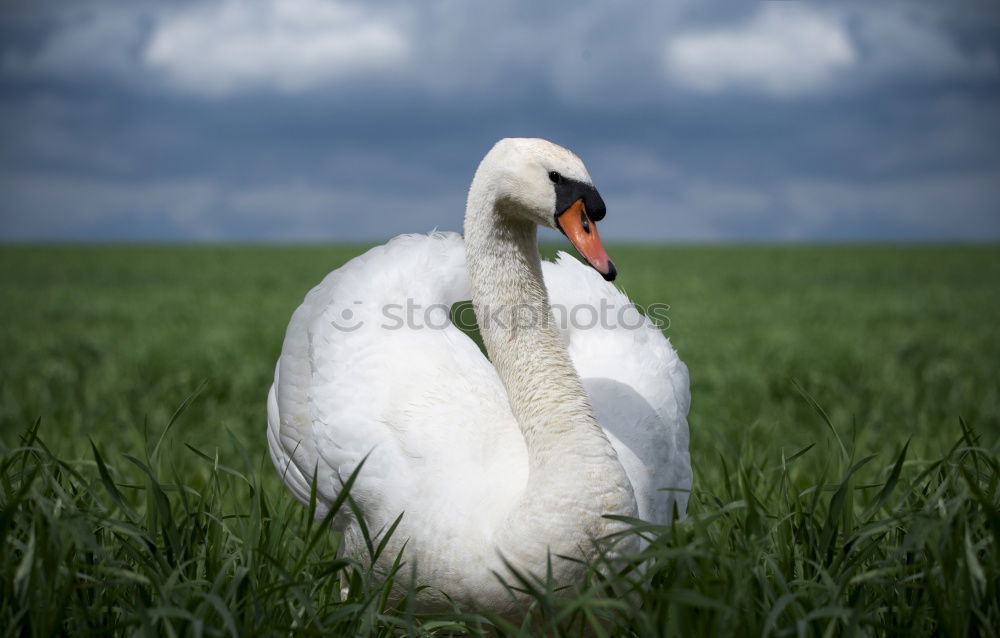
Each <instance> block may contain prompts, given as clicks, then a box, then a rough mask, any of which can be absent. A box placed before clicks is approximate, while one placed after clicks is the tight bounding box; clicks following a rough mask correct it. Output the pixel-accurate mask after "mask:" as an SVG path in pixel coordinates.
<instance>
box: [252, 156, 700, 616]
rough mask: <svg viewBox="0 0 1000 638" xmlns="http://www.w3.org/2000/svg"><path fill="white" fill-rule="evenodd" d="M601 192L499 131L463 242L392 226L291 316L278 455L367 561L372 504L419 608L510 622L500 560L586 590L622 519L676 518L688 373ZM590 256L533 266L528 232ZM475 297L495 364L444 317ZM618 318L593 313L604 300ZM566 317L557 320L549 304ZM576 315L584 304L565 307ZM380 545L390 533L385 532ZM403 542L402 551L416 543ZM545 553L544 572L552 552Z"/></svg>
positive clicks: (273, 430) (274, 396) (568, 160)
mask: <svg viewBox="0 0 1000 638" xmlns="http://www.w3.org/2000/svg"><path fill="white" fill-rule="evenodd" d="M604 215H605V205H604V202H603V200H602V199H601V196H600V195H599V193H598V191H597V190H596V188H595V187H594V185H593V183H592V181H591V178H590V175H589V174H588V172H587V169H586V168H585V167H584V165H583V163H582V162H581V160H580V159H579V158H578V157H577V156H576V155H574V154H573V153H572V152H570V151H568V150H566V149H564V148H562V147H560V146H558V145H556V144H553V143H552V142H548V141H546V140H541V139H526V138H509V139H503V140H501V141H499V142H498V143H497V144H496V145H495V146H494V147H493V148H492V149H491V150H490V151H489V153H487V155H486V156H485V157H484V158H483V160H482V162H481V163H480V164H479V167H478V169H477V170H476V173H475V176H474V178H473V180H472V185H471V187H470V189H469V194H468V201H467V207H466V213H465V223H464V231H465V237H464V240H463V237H462V236H460V235H457V234H454V233H439V232H433V233H431V234H428V235H401V236H399V237H396V238H395V239H393V240H391V241H389V242H388V243H387V244H385V245H383V246H378V247H375V248H373V249H371V250H369V251H368V252H366V253H365V254H363V255H361V256H359V257H356V258H355V259H353V260H351V261H349V262H348V263H347V264H345V265H344V266H342V267H341V268H338V269H337V270H334V271H333V272H331V273H330V274H329V275H327V277H326V278H325V279H323V281H322V282H321V283H320V284H319V285H318V286H316V287H315V288H313V289H312V290H311V291H310V292H309V293H308V294H307V295H306V297H305V300H304V301H303V302H302V305H301V306H299V308H298V309H297V310H296V311H295V313H294V314H293V316H292V319H291V321H290V322H289V325H288V329H287V332H286V335H285V340H284V343H283V346H282V350H281V355H280V358H279V360H278V362H277V366H276V369H275V373H274V384H273V385H272V386H271V389H270V392H269V395H268V401H267V416H268V419H267V421H268V429H267V440H268V445H269V448H270V453H271V458H272V461H273V463H274V465H275V467H276V468H277V470H278V472H279V473H280V474H281V475H282V477H283V478H284V481H285V483H286V485H287V487H288V489H289V490H291V492H292V494H294V496H295V497H296V498H297V499H298V500H300V501H301V502H303V503H308V502H309V500H310V491H311V485H312V484H313V483H315V486H316V506H317V516H318V517H319V516H324V515H325V514H326V513H327V512H328V511H329V508H330V507H331V504H332V503H334V501H335V500H336V499H337V497H338V495H339V494H340V491H341V488H342V486H343V483H344V482H345V481H347V480H348V478H349V477H350V476H351V474H352V472H354V471H355V470H356V469H357V468H358V467H359V464H361V463H362V461H364V463H363V465H362V466H361V469H360V471H358V473H357V477H356V480H355V483H354V484H353V486H352V487H351V489H350V496H351V498H352V499H353V500H354V502H355V503H356V507H354V508H349V507H347V506H343V507H341V508H340V509H339V510H338V511H337V513H336V514H335V515H334V516H333V519H332V520H333V527H334V528H335V529H336V530H340V531H342V533H343V537H342V542H341V552H342V554H343V555H346V556H348V557H352V558H355V559H357V560H368V550H367V549H366V544H365V540H364V538H363V536H364V534H363V532H362V529H361V522H359V521H358V520H357V519H356V518H355V514H354V512H356V513H357V514H358V515H360V516H361V517H362V519H363V523H364V524H365V525H366V526H367V529H368V530H370V534H371V535H372V536H376V537H377V536H378V535H379V534H384V533H385V531H386V530H387V529H389V528H391V526H392V525H393V523H394V522H396V520H397V517H399V515H400V514H402V517H401V518H400V519H399V521H398V525H397V527H396V529H395V530H394V532H393V533H392V534H391V535H390V536H389V540H388V542H387V545H386V549H385V551H384V552H383V554H382V558H381V559H380V560H381V561H383V562H385V561H388V563H386V565H388V564H390V563H391V562H392V560H393V559H394V558H395V557H396V556H397V553H399V552H400V551H401V550H403V552H404V553H403V557H404V560H405V561H406V562H407V565H408V569H410V568H412V570H413V571H412V572H411V573H413V575H414V578H416V582H418V583H419V584H423V585H427V586H428V587H426V588H424V589H422V590H420V592H419V593H418V594H417V599H416V602H417V605H418V609H421V610H436V609H441V608H451V603H449V598H450V599H451V600H452V601H456V602H458V603H460V604H470V603H474V604H477V605H480V606H482V607H485V608H487V609H490V610H492V611H495V612H497V613H500V614H516V613H518V612H519V611H521V610H523V608H524V606H525V604H526V600H525V599H523V597H520V596H519V595H518V594H516V593H512V592H511V591H510V590H509V589H508V588H507V587H506V586H505V585H504V582H503V581H504V580H505V575H506V576H509V575H510V572H509V571H508V570H509V569H511V568H513V569H517V570H519V571H520V572H521V573H525V574H536V575H544V574H546V572H547V570H551V572H550V573H551V574H552V577H553V578H554V579H555V580H556V581H557V582H558V583H565V584H573V583H574V582H577V581H578V580H579V579H580V578H581V577H582V575H583V572H584V569H585V568H584V567H582V566H581V564H580V563H579V562H578V561H574V560H565V559H562V558H558V557H560V556H568V557H573V558H580V559H584V560H586V559H592V558H594V557H595V555H596V549H595V545H594V539H597V538H600V537H602V536H605V535H607V534H610V533H614V532H616V531H619V530H621V529H622V523H620V522H618V521H616V520H613V519H609V518H606V517H605V515H609V514H613V515H620V516H628V517H639V518H641V519H644V520H649V521H653V522H657V523H664V524H665V523H668V522H669V521H670V519H671V515H672V513H673V512H674V511H677V512H679V513H681V514H683V512H684V510H685V507H686V503H687V493H686V490H688V489H689V488H690V485H691V465H690V460H689V455H688V425H687V413H688V407H689V404H690V392H689V383H688V372H687V368H686V367H685V365H684V363H683V362H682V361H681V360H680V359H679V358H678V356H677V354H676V352H675V351H674V349H673V347H672V346H671V345H670V343H669V342H668V340H667V339H666V338H665V337H664V336H663V334H662V332H661V331H660V329H659V328H657V327H655V326H654V325H653V324H652V322H651V321H650V320H649V319H647V318H645V317H643V316H642V315H641V314H640V313H639V312H638V311H637V310H636V309H635V307H634V306H633V305H631V303H630V302H629V300H628V298H627V297H626V296H625V295H624V294H623V293H622V292H621V291H619V290H618V289H617V288H616V287H615V286H614V285H613V284H611V283H610V281H611V280H613V279H614V277H615V274H616V269H615V265H614V263H613V262H612V261H611V259H610V258H609V257H608V254H607V252H606V251H605V249H604V248H603V246H602V244H601V240H600V237H599V236H598V233H597V224H596V222H598V221H600V220H601V219H602V218H603V217H604ZM538 226H547V227H549V228H554V229H556V230H559V231H560V232H562V233H563V234H564V235H565V236H566V237H567V238H568V239H569V240H570V241H571V242H572V243H573V245H574V246H575V247H576V249H577V250H578V251H579V253H580V254H581V255H582V256H583V257H584V258H585V259H586V260H587V261H588V262H589V264H590V266H589V267H588V266H585V265H583V264H582V263H581V262H579V261H577V260H576V259H575V258H573V257H571V256H569V255H567V254H565V253H560V254H559V256H558V258H557V260H556V261H555V262H554V263H550V262H546V263H542V260H541V258H540V256H539V253H538V247H537V227H538ZM470 298H471V301H472V307H473V308H474V310H475V314H476V317H477V319H478V325H479V329H480V332H481V336H482V339H483V343H484V345H485V349H486V353H487V354H488V358H487V356H484V355H483V353H482V351H481V350H480V349H479V347H478V346H477V345H476V344H475V343H474V342H473V340H472V339H470V338H469V337H468V336H466V334H465V333H463V332H462V331H461V330H459V329H458V328H457V327H455V325H453V323H452V322H451V321H449V314H448V312H449V309H450V308H451V307H452V305H453V304H454V303H456V302H459V301H464V300H469V299H470ZM602 308H604V309H610V310H607V311H606V312H605V314H606V315H608V316H609V317H610V318H611V320H604V321H595V320H594V318H595V317H596V315H597V314H598V313H597V311H599V310H600V309H602ZM557 310H558V311H559V312H557ZM574 313H575V314H574ZM376 542H378V541H377V540H376ZM404 547H405V549H404ZM550 556H551V557H553V558H552V559H551V560H552V564H551V566H549V565H548V564H547V563H548V561H549V557H550Z"/></svg>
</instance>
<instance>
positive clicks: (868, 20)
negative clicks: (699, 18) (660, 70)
mask: <svg viewBox="0 0 1000 638" xmlns="http://www.w3.org/2000/svg"><path fill="white" fill-rule="evenodd" d="M967 26H968V25H967ZM663 52H664V63H665V71H666V74H667V79H668V81H669V83H671V84H672V85H673V86H675V87H677V88H680V89H682V90H686V91H690V92H693V93H699V94H719V93H723V92H728V91H738V92H743V93H753V94H761V95H767V96H771V97H779V98H788V97H797V96H803V95H810V94H817V93H822V92H828V91H831V90H837V91H850V90H855V89H857V88H859V87H861V88H865V87H871V86H874V85H877V84H879V83H884V82H886V81H896V80H901V81H909V82H912V81H917V82H923V83H927V82H930V81H935V80H938V79H942V78H959V79H961V78H966V79H970V78H971V79H976V78H987V77H993V78H998V77H1000V72H998V71H1000V64H998V62H997V56H996V53H995V51H993V50H992V49H990V48H989V47H988V46H987V45H985V44H982V43H977V42H976V41H975V40H972V41H971V42H966V43H959V41H958V39H957V37H956V35H955V33H953V32H949V30H948V21H947V20H945V17H944V14H942V13H941V12H940V11H936V10H934V9H933V8H931V7H921V6H911V5H907V4H901V3H890V4H886V5H877V6H876V5H871V4H865V5H864V6H859V5H856V4H844V5H827V6H823V7H818V6H816V5H810V4H805V3H798V2H795V3H793V2H776V1H772V2H765V3H762V4H759V5H758V8H757V11H756V12H755V13H754V14H752V15H751V16H750V17H749V19H744V20H742V21H741V22H737V23H734V24H728V25H725V26H719V27H714V28H710V29H698V28H691V27H689V28H687V29H685V28H683V27H682V28H681V29H680V30H678V31H677V32H676V33H674V34H671V35H668V36H667V38H666V41H665V44H664V48H663Z"/></svg>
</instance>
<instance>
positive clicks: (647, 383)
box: [542, 252, 691, 523]
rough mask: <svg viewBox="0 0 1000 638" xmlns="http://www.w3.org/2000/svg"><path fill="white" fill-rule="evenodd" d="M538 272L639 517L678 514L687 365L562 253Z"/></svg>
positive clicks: (684, 461) (630, 308)
mask: <svg viewBox="0 0 1000 638" xmlns="http://www.w3.org/2000/svg"><path fill="white" fill-rule="evenodd" d="M542 270H543V273H544V277H545V285H546V288H547V289H548V292H549V301H550V302H551V304H552V308H553V314H554V316H555V319H556V322H557V323H558V324H559V326H560V332H561V334H562V336H563V339H564V340H565V342H566V345H567V348H568V349H569V354H570V357H571V358H572V360H573V364H574V365H575V366H576V369H577V372H578V373H579V374H580V377H581V379H582V380H583V384H584V387H585V388H586V389H587V394H588V395H589V397H590V400H591V404H592V406H593V408H594V413H595V416H596V417H597V420H598V421H599V422H600V424H601V426H602V427H603V428H604V430H605V432H606V433H607V434H608V437H609V438H610V439H611V442H612V444H613V445H614V447H615V450H616V451H617V452H618V456H619V459H620V460H621V462H622V465H623V466H624V467H625V471H626V473H627V474H628V477H629V480H630V481H631V483H632V487H633V490H634V492H635V496H636V501H637V504H638V511H639V517H640V518H642V519H644V520H648V521H652V522H656V523H667V522H669V521H670V520H671V518H672V512H673V508H674V507H675V506H676V507H677V510H678V512H680V513H681V514H682V515H683V513H684V510H685V508H686V506H687V499H688V490H690V488H691V461H690V457H689V454H688V436H689V434H688V423H687V414H688V409H689V407H690V405H691V392H690V384H689V379H688V370H687V366H685V365H684V362H683V361H681V360H680V358H679V357H678V356H677V352H676V351H675V350H674V348H673V347H672V346H671V345H670V342H669V341H668V340H667V338H666V337H665V336H664V335H663V332H662V331H661V330H660V328H659V327H657V326H655V325H653V323H652V321H651V320H650V319H649V318H647V317H644V316H642V315H641V314H640V313H639V312H638V310H636V309H635V307H634V305H633V304H632V302H631V301H630V300H629V298H628V296H626V295H625V293H623V292H622V291H620V290H619V289H618V288H616V287H615V286H614V285H613V284H611V283H609V282H606V281H604V279H603V278H602V277H601V276H600V275H599V274H598V273H597V272H595V271H594V270H593V269H592V268H590V267H588V266H585V265H584V264H582V263H580V262H579V261H577V260H576V259H574V258H573V257H572V256H570V255H568V254H567V253H564V252H561V253H559V255H558V257H557V259H556V261H555V262H544V263H543V265H542Z"/></svg>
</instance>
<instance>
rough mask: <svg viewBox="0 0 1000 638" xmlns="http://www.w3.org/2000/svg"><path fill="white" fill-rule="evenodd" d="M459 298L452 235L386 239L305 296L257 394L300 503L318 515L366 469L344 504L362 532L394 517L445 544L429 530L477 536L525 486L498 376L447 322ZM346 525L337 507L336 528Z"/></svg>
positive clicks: (457, 244)
mask: <svg viewBox="0 0 1000 638" xmlns="http://www.w3.org/2000/svg"><path fill="white" fill-rule="evenodd" d="M468 298H469V284H468V278H467V274H466V266H465V249H464V245H463V242H462V238H461V236H459V235H457V234H454V233H433V234H430V235H403V236H400V237H397V238H395V239H393V240H392V241H390V242H389V243H388V244H386V245H384V246H378V247H376V248H373V249H372V250H370V251H368V252H367V253H365V254H363V255H361V256H359V257H357V258H355V259H353V260H352V261H350V262H348V263H347V264H345V265H344V266H343V267H341V268H339V269H337V270H335V271H333V272H332V273H330V274H329V275H328V276H327V277H326V278H325V279H324V280H323V282H322V283H320V284H319V285H318V286H316V287H315V288H313V290H312V291H310V292H309V294H308V295H306V298H305V300H304V301H303V303H302V305H301V306H300V307H299V308H298V310H296V311H295V314H294V315H293V317H292V320H291V322H290V323H289V326H288V330H287V334H286V337H285V341H284V344H283V347H282V352H281V357H280V359H279V361H278V364H277V369H276V371H275V378H274V385H273V386H272V388H271V392H270V395H269V397H268V443H269V448H270V451H271V456H272V460H273V461H274V464H275V466H276V467H277V469H278V471H279V473H281V474H282V475H283V476H284V479H285V482H286V484H287V485H288V487H289V489H290V490H291V491H292V493H293V494H294V495H295V496H296V497H297V498H298V499H299V500H301V501H302V502H303V503H305V502H308V500H309V493H310V485H311V482H312V481H313V480H314V479H315V481H316V484H317V497H318V498H317V503H318V514H319V515H323V514H324V513H325V508H326V507H328V506H329V504H330V503H331V502H332V501H333V500H334V499H335V498H336V497H337V495H338V493H339V492H340V488H341V485H342V484H343V482H344V481H346V480H347V479H348V477H349V476H350V475H351V473H352V472H353V471H354V470H355V469H356V468H357V467H358V464H359V463H361V462H362V460H364V463H365V465H364V467H363V469H362V471H361V472H359V474H358V477H357V480H356V482H355V484H354V487H353V488H352V490H351V497H352V498H353V499H354V501H355V502H356V503H357V505H358V509H359V511H361V512H362V513H363V515H364V518H365V522H366V523H367V525H368V526H369V528H370V529H371V530H372V533H373V534H374V533H376V532H377V531H378V530H380V529H383V528H385V527H386V526H387V525H389V524H391V523H392V522H393V521H394V520H395V518H396V517H397V516H398V515H399V514H400V513H401V512H405V515H404V517H403V520H402V522H401V524H400V528H399V532H398V536H399V537H400V538H401V539H411V542H412V543H420V542H425V543H426V542H434V543H437V542H440V543H443V544H446V543H447V540H448V539H447V538H446V537H444V536H437V535H436V534H437V532H438V531H440V532H441V534H444V533H447V534H448V535H449V536H451V535H454V534H469V533H470V532H469V530H468V528H469V527H470V526H475V527H478V528H481V529H488V528H489V525H490V523H491V519H492V518H493V516H494V514H493V513H494V512H496V511H497V510H498V509H502V508H497V507H495V505H496V504H497V503H498V502H499V503H500V504H502V503H503V502H504V501H505V499H506V500H512V499H513V498H514V497H515V495H516V494H517V491H518V490H519V489H522V488H523V485H524V482H525V481H526V475H527V469H526V468H527V461H526V458H527V457H526V452H525V449H524V442H523V439H522V438H521V436H520V432H519V431H518V429H517V423H516V421H515V420H514V417H513V415H512V414H511V411H510V408H509V406H508V404H507V400H506V395H505V394H504V392H503V386H502V384H501V382H500V379H499V377H498V376H497V373H496V371H495V369H494V368H493V366H492V365H491V364H490V363H489V361H488V360H487V359H486V358H485V357H484V356H483V354H482V353H481V352H480V350H479V349H478V347H477V346H476V345H475V343H474V342H473V341H472V340H471V339H469V338H468V337H467V336H466V335H465V334H464V333H462V332H461V331H460V330H458V329H457V328H456V327H455V326H454V325H452V323H451V321H450V320H449V309H450V307H451V305H452V304H453V303H455V302H457V301H460V300H465V299H468ZM490 502H492V504H493V505H494V507H493V508H491V509H488V508H487V507H486V504H487V503H490ZM352 523H356V521H355V519H354V517H353V515H352V514H351V513H350V511H349V510H348V508H343V509H342V510H341V511H340V513H338V515H337V517H335V519H334V526H335V527H338V528H341V529H344V528H350V527H351V524H352ZM348 532H350V529H348ZM417 537H420V538H417ZM394 538H395V535H394ZM348 541H349V542H350V539H348Z"/></svg>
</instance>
